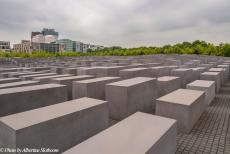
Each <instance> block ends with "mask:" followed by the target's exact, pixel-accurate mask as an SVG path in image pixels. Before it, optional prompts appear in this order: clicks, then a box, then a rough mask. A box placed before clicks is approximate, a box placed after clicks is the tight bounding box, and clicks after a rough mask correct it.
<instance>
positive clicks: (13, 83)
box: [0, 81, 40, 89]
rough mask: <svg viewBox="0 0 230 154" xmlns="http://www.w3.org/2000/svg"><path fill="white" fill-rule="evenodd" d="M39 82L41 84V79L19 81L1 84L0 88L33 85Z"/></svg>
mask: <svg viewBox="0 0 230 154" xmlns="http://www.w3.org/2000/svg"><path fill="white" fill-rule="evenodd" d="M38 84H40V82H39V81H18V82H11V83H4V84H0V89H5V88H13V87H23V86H31V85H38Z"/></svg>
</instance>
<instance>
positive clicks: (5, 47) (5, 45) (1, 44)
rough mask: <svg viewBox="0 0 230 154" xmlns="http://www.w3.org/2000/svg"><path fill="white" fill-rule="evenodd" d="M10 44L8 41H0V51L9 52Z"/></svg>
mask: <svg viewBox="0 0 230 154" xmlns="http://www.w3.org/2000/svg"><path fill="white" fill-rule="evenodd" d="M9 50H10V42H9V41H0V51H9Z"/></svg>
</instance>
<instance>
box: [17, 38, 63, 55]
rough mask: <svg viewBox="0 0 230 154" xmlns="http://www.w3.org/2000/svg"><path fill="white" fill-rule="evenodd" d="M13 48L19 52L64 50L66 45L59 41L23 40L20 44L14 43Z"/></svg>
mask: <svg viewBox="0 0 230 154" xmlns="http://www.w3.org/2000/svg"><path fill="white" fill-rule="evenodd" d="M13 50H15V51H17V52H27V53H29V52H32V51H47V52H63V51H64V45H62V44H58V43H37V42H31V41H29V40H22V41H21V43H20V44H14V45H13Z"/></svg>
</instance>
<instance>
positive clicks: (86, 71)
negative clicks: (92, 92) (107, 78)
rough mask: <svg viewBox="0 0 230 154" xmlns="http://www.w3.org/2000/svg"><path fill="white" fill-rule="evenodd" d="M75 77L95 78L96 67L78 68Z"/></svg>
mask: <svg viewBox="0 0 230 154" xmlns="http://www.w3.org/2000/svg"><path fill="white" fill-rule="evenodd" d="M77 75H92V76H97V68H96V67H80V68H78V69H77Z"/></svg>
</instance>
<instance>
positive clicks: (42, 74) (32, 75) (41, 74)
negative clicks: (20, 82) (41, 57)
mask: <svg viewBox="0 0 230 154" xmlns="http://www.w3.org/2000/svg"><path fill="white" fill-rule="evenodd" d="M51 75H57V74H56V73H39V74H31V75H24V76H21V77H36V76H51Z"/></svg>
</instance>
